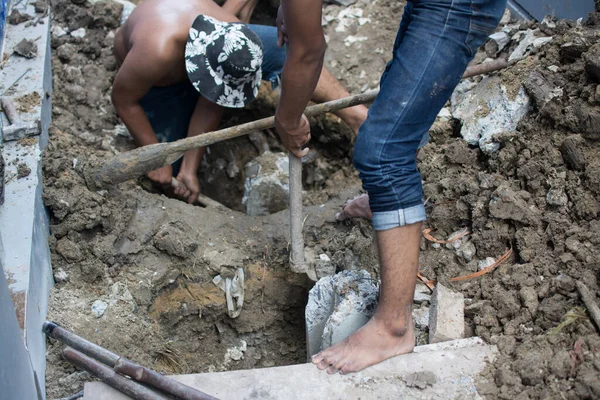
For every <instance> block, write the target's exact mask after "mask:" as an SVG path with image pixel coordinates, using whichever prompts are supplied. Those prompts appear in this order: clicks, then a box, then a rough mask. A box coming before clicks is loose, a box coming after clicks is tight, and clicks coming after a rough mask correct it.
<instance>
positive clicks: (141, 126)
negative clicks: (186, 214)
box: [112, 46, 172, 186]
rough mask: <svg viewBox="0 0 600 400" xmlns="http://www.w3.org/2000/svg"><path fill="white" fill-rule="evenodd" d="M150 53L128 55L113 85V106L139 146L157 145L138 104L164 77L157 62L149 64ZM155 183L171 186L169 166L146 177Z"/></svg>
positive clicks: (136, 50) (141, 51) (139, 51)
mask: <svg viewBox="0 0 600 400" xmlns="http://www.w3.org/2000/svg"><path fill="white" fill-rule="evenodd" d="M148 54H149V52H148V51H146V49H143V48H136V47H135V46H134V47H133V48H132V49H131V50H130V51H129V53H128V54H127V56H126V57H125V60H124V61H123V64H122V65H121V67H120V68H119V72H118V73H117V76H116V77H115V80H114V82H113V90H112V102H113V106H114V107H115V110H116V111H117V114H118V115H119V117H120V118H121V120H122V121H123V123H124V124H125V126H126V127H127V129H128V130H129V132H130V133H131V135H132V136H133V138H134V140H135V142H136V144H137V145H138V146H146V145H149V144H154V143H158V139H157V138H156V135H155V134H154V130H153V129H152V126H151V125H150V121H148V117H147V116H146V113H145V112H144V109H143V108H142V106H141V105H140V100H141V99H142V97H144V95H146V93H148V92H149V91H150V89H151V88H152V86H154V84H155V83H156V82H158V81H159V80H160V79H161V78H162V77H163V75H164V68H163V63H161V62H160V60H149V59H148ZM148 177H149V178H150V179H152V180H153V181H155V182H158V183H160V184H162V185H165V186H170V184H171V178H172V169H171V166H167V167H163V168H160V169H158V170H155V171H151V172H150V173H148Z"/></svg>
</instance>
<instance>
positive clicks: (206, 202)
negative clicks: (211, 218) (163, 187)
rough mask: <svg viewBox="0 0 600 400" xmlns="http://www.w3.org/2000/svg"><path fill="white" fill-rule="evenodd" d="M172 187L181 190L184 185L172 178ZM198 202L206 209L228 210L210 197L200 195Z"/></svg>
mask: <svg viewBox="0 0 600 400" xmlns="http://www.w3.org/2000/svg"><path fill="white" fill-rule="evenodd" d="M171 186H173V187H174V188H179V187H182V186H184V184H183V183H181V182H179V181H178V180H177V179H175V178H172V179H171ZM196 202H197V203H199V204H202V205H203V206H204V207H223V208H227V207H225V206H224V205H223V204H221V203H219V202H218V201H215V200H213V199H211V198H210V197H207V196H205V195H203V194H202V193H199V194H198V198H197V199H196Z"/></svg>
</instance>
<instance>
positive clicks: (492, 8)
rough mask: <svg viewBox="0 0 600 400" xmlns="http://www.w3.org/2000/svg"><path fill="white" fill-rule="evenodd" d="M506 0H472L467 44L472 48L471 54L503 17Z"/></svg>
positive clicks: (492, 31) (473, 53)
mask: <svg viewBox="0 0 600 400" xmlns="http://www.w3.org/2000/svg"><path fill="white" fill-rule="evenodd" d="M505 4H506V0H471V20H470V22H469V33H468V35H467V38H466V40H465V44H466V45H467V46H468V47H469V49H470V50H471V56H473V55H475V52H476V51H477V49H478V48H479V46H481V45H482V44H483V43H484V42H485V40H486V39H487V37H488V36H489V35H491V34H492V33H494V30H495V29H496V27H497V26H498V22H500V18H502V14H503V13H504V6H505Z"/></svg>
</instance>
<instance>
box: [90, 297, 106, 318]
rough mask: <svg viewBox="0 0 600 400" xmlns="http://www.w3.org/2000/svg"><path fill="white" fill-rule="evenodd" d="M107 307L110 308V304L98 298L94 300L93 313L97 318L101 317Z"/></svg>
mask: <svg viewBox="0 0 600 400" xmlns="http://www.w3.org/2000/svg"><path fill="white" fill-rule="evenodd" d="M107 308H108V304H106V303H105V302H104V301H102V300H96V301H95V302H94V304H92V314H93V315H94V316H95V317H96V318H100V317H102V316H103V315H104V313H105V312H106V309H107Z"/></svg>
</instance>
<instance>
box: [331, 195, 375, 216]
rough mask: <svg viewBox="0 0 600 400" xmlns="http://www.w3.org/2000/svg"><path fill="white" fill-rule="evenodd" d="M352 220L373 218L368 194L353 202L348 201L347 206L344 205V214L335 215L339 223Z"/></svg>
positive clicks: (356, 198) (354, 199)
mask: <svg viewBox="0 0 600 400" xmlns="http://www.w3.org/2000/svg"><path fill="white" fill-rule="evenodd" d="M350 218H366V219H372V218H373V214H372V213H371V207H370V206H369V195H368V194H361V195H360V196H358V197H355V198H353V199H352V200H348V201H347V202H346V204H344V209H343V210H342V212H341V213H337V214H336V215H335V219H337V220H338V221H345V220H347V219H350Z"/></svg>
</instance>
